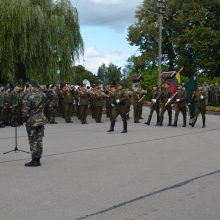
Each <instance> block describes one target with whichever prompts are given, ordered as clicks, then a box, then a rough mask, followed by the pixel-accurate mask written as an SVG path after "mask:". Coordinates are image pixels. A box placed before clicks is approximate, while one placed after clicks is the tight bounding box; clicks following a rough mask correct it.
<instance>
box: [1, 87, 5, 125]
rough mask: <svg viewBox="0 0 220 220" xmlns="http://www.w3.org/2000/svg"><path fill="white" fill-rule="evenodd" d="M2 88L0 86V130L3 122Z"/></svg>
mask: <svg viewBox="0 0 220 220" xmlns="http://www.w3.org/2000/svg"><path fill="white" fill-rule="evenodd" d="M3 90H4V86H3V85H0V128H4V127H5V125H4V122H3V108H4V93H3Z"/></svg>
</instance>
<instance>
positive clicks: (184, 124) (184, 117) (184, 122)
mask: <svg viewBox="0 0 220 220" xmlns="http://www.w3.org/2000/svg"><path fill="white" fill-rule="evenodd" d="M183 127H186V116H183Z"/></svg>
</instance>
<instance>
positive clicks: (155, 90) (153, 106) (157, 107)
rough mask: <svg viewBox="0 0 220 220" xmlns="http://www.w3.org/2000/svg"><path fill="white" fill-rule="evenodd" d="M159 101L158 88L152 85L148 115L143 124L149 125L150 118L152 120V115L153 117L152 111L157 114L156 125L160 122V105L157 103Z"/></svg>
mask: <svg viewBox="0 0 220 220" xmlns="http://www.w3.org/2000/svg"><path fill="white" fill-rule="evenodd" d="M159 99H160V94H159V87H158V86H157V85H154V86H153V91H152V95H151V105H150V114H149V116H148V120H147V122H145V123H144V124H146V125H150V122H151V118H152V115H153V113H154V111H156V113H157V124H156V125H158V124H159V121H160V103H159Z"/></svg>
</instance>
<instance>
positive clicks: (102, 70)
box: [97, 63, 108, 85]
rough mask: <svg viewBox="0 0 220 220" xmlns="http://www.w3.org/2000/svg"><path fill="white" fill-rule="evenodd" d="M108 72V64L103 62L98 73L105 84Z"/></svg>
mask: <svg viewBox="0 0 220 220" xmlns="http://www.w3.org/2000/svg"><path fill="white" fill-rule="evenodd" d="M107 72H108V68H107V66H106V65H105V64H104V63H103V64H102V65H101V66H100V67H99V68H98V73H97V77H98V78H99V80H100V82H101V83H102V84H103V85H104V84H105V83H106V82H105V80H106V75H107Z"/></svg>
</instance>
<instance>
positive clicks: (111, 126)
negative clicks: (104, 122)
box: [107, 120, 115, 132]
mask: <svg viewBox="0 0 220 220" xmlns="http://www.w3.org/2000/svg"><path fill="white" fill-rule="evenodd" d="M114 127H115V120H112V121H111V125H110V129H109V130H108V131H107V132H113V131H114Z"/></svg>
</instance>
